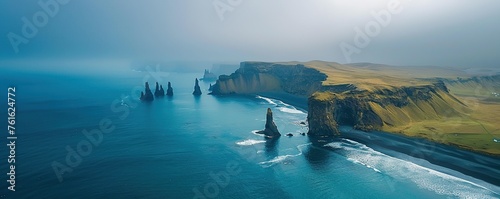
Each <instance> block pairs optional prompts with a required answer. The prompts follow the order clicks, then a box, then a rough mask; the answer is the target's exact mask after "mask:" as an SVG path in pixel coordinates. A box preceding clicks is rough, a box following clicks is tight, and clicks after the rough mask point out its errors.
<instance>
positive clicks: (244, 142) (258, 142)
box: [236, 139, 266, 146]
mask: <svg viewBox="0 0 500 199" xmlns="http://www.w3.org/2000/svg"><path fill="white" fill-rule="evenodd" d="M264 142H266V141H265V140H252V139H248V140H243V141H239V142H236V144H237V145H240V146H251V145H255V144H260V143H264Z"/></svg>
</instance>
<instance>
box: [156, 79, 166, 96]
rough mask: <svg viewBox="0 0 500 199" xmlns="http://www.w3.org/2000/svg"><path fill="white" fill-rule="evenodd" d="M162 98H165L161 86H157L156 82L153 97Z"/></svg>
mask: <svg viewBox="0 0 500 199" xmlns="http://www.w3.org/2000/svg"><path fill="white" fill-rule="evenodd" d="M163 96H165V90H163V86H162V85H159V86H158V82H156V87H155V97H156V98H158V97H163Z"/></svg>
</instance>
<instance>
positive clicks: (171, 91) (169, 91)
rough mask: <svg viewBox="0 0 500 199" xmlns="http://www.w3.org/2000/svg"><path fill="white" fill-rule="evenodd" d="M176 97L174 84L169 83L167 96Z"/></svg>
mask: <svg viewBox="0 0 500 199" xmlns="http://www.w3.org/2000/svg"><path fill="white" fill-rule="evenodd" d="M173 95H174V89H173V88H172V84H170V82H168V85H167V96H173Z"/></svg>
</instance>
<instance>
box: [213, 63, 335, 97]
mask: <svg viewBox="0 0 500 199" xmlns="http://www.w3.org/2000/svg"><path fill="white" fill-rule="evenodd" d="M326 77H327V76H326V75H325V74H323V73H320V72H319V71H318V70H316V69H313V68H309V67H306V66H304V65H302V64H276V63H265V62H242V63H241V64H240V68H239V69H238V70H236V71H235V72H234V73H233V74H231V75H221V76H219V79H218V80H217V82H216V83H215V85H213V88H212V93H211V94H214V95H224V94H256V93H261V92H272V91H283V92H286V93H290V94H293V95H301V96H308V95H310V94H312V93H314V92H315V91H318V90H323V89H324V88H323V86H322V81H324V80H326Z"/></svg>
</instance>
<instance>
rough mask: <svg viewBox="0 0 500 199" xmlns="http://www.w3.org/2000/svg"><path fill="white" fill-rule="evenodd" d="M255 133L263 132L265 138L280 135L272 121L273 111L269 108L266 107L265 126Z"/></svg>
mask: <svg viewBox="0 0 500 199" xmlns="http://www.w3.org/2000/svg"><path fill="white" fill-rule="evenodd" d="M257 133H259V134H264V135H265V136H266V138H278V137H280V136H281V134H280V132H279V131H278V127H277V126H276V124H275V123H274V121H273V112H272V111H271V109H270V108H267V114H266V128H265V129H264V130H262V131H259V132H257Z"/></svg>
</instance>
